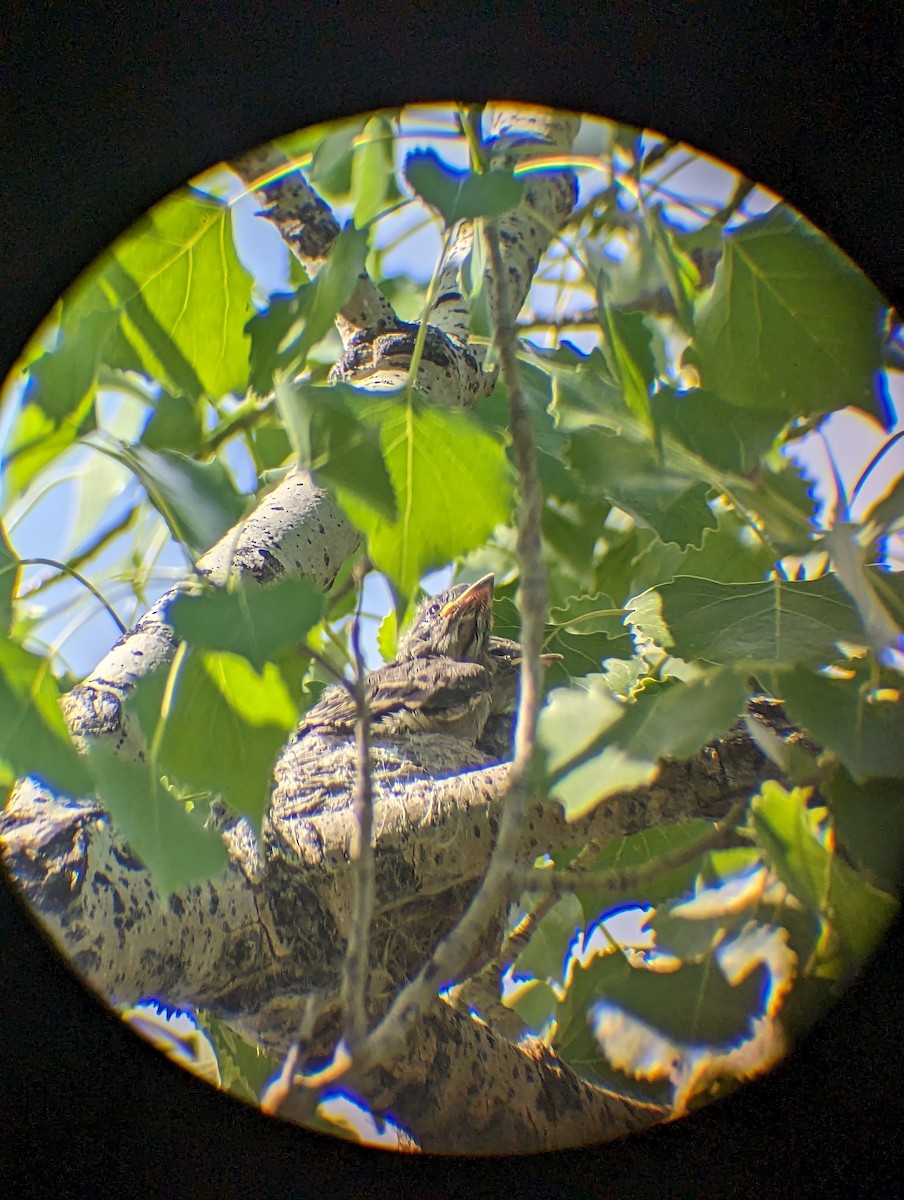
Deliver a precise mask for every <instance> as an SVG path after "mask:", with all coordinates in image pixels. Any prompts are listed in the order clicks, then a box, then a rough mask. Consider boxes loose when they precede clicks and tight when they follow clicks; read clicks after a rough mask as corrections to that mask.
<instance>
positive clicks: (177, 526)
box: [96, 445, 246, 558]
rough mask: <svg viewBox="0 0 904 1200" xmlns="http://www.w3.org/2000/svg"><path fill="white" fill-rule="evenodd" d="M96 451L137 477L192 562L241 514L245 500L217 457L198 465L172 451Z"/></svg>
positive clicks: (142, 448) (135, 448) (102, 447)
mask: <svg viewBox="0 0 904 1200" xmlns="http://www.w3.org/2000/svg"><path fill="white" fill-rule="evenodd" d="M96 449H98V450H101V451H102V452H103V453H104V454H109V455H110V456H111V457H112V458H115V459H116V460H117V461H118V462H121V463H124V464H125V466H127V467H128V468H129V470H130V471H132V472H133V473H134V474H135V475H136V476H137V477H138V479H139V480H140V481H141V483H142V484H143V486H144V487H145V489H146V491H147V493H148V497H149V499H150V501H151V503H152V504H153V505H154V507H155V508H156V509H157V511H158V512H159V513H160V515H161V516H162V517H163V519H164V520H165V521H166V523H167V525H168V526H169V528H170V531H171V533H172V535H173V537H174V538H176V540H177V541H179V542H182V543H183V544H184V545H185V547H186V549H187V550H188V552H189V553H190V554H191V556H192V558H200V556H201V555H202V554H203V553H204V552H205V551H206V550H209V549H210V547H211V546H213V545H215V543H216V542H218V541H219V539H220V538H221V537H222V536H223V534H224V533H225V532H226V531H227V529H231V528H232V526H233V525H234V524H235V523H236V521H238V520H239V518H240V517H241V516H242V514H243V513H244V511H245V503H246V502H245V500H244V498H243V497H242V496H240V495H239V493H238V492H237V491H236V490H235V486H234V484H233V483H232V480H231V479H230V477H229V474H228V472H227V471H226V468H225V467H224V466H223V464H222V463H221V462H220V461H219V460H218V459H213V460H212V461H211V462H206V463H200V462H196V461H195V460H194V459H191V458H188V457H186V455H184V454H180V453H179V452H178V451H176V450H149V449H147V447H145V446H120V447H118V448H111V447H109V446H105V445H98V446H97V447H96Z"/></svg>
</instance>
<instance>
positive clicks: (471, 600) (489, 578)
mask: <svg viewBox="0 0 904 1200" xmlns="http://www.w3.org/2000/svg"><path fill="white" fill-rule="evenodd" d="M495 583H496V579H495V576H494V575H492V574H490V575H484V577H483V579H478V580H477V582H476V583H472V584H471V586H470V587H469V588H468V589H467V591H464V592H462V594H461V595H460V596H456V597H455V599H454V600H450V601H449V602H448V603H447V604H444V605H443V607H442V608H441V609H440V616H441V617H443V618H446V617H449V616H453V615H454V614H455V613H460V612H464V611H465V610H466V609H469V608H489V607H490V605H491V604H492V603H493V588H494V586H495Z"/></svg>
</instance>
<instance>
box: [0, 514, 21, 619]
mask: <svg viewBox="0 0 904 1200" xmlns="http://www.w3.org/2000/svg"><path fill="white" fill-rule="evenodd" d="M20 571H21V567H20V566H19V556H18V554H16V552H15V550H14V549H13V548H12V546H11V545H10V541H9V538H8V537H7V536H6V526H5V525H4V523H3V521H2V519H0V628H2V632H3V634H4V635H5V634H6V633H7V632H8V630H9V629H10V627H11V625H12V623H13V600H14V599H15V597H16V593H17V592H18V590H19V574H20Z"/></svg>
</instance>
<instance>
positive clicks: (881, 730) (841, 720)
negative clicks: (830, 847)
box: [774, 667, 904, 783]
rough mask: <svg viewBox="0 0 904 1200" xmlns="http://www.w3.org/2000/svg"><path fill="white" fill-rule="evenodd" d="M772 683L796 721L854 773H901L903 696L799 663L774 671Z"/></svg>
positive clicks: (858, 778) (859, 776)
mask: <svg viewBox="0 0 904 1200" xmlns="http://www.w3.org/2000/svg"><path fill="white" fill-rule="evenodd" d="M774 687H775V688H776V689H777V693H776V694H778V695H780V696H781V697H782V699H783V701H784V702H785V707H786V709H787V711H788V715H789V716H790V717H791V719H792V721H794V722H795V724H797V725H800V726H801V728H803V729H807V730H808V731H809V732H810V733H811V734H812V735H813V738H814V740H815V741H816V742H818V743H819V745H820V746H822V747H824V748H825V749H827V750H832V751H834V753H835V754H837V755H838V757H839V759H840V760H841V761H842V762H843V763H844V765H845V767H847V769H848V771H849V772H850V773H851V775H852V776H853V777H854V779H855V780H856V781H857V782H858V783H861V782H863V780H865V779H868V778H869V777H870V776H882V775H886V776H898V777H899V778H902V779H904V702H902V699H901V696H900V693H898V694H896V696H894V697H893V698H890V699H883V698H882V696H883V693H881V692H880V693H878V695H873V694H867V693H866V692H865V691H864V689H863V688H861V687H860V685H859V684H858V683H857V681H856V680H843V679H827V678H826V677H825V676H824V675H818V674H816V673H815V672H813V671H806V670H804V669H803V668H801V667H798V668H797V669H796V670H790V671H782V672H781V673H780V674H777V676H776V679H775V683H774Z"/></svg>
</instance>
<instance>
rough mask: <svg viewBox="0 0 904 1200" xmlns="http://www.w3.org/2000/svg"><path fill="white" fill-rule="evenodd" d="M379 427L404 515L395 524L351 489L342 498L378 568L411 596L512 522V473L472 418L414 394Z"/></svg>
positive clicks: (391, 407)
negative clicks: (427, 577)
mask: <svg viewBox="0 0 904 1200" xmlns="http://www.w3.org/2000/svg"><path fill="white" fill-rule="evenodd" d="M379 424H380V429H379V436H380V445H381V447H382V451H383V458H384V461H385V463H386V467H387V469H388V471H389V476H390V479H391V480H392V484H393V489H394V491H395V497H396V504H397V508H398V517H397V518H396V520H394V521H387V520H386V518H385V516H384V515H383V513H382V512H380V511H379V510H378V509H376V508H374V507H373V506H372V505H370V504H365V503H363V502H362V500H361V499H360V497H359V496H357V495H355V494H353V493H352V492H351V491H350V490H349V489H348V488H344V487H343V488H337V490H336V495H337V499H338V500H339V503H340V504H341V505H342V507H343V508H344V509H345V511H346V512H347V513H348V515H349V517H350V519H351V520H352V522H353V524H354V525H356V526H357V528H359V529H360V530H362V532H363V533H365V534H366V535H367V545H368V554H369V555H370V558H371V559H372V561H373V562H374V564H375V565H376V566H377V567H378V569H379V570H381V571H384V572H385V573H386V574H387V575H389V576H390V578H391V579H392V580H393V582H394V583H395V584H396V586H397V587H398V588H399V590H400V592H401V593H402V594H403V595H406V596H410V595H412V594H413V592H414V590H415V588H416V587H417V584H418V581H419V579H420V577H421V575H423V574H424V572H425V571H426V570H429V569H430V568H431V567H433V566H438V565H439V564H441V563H444V562H448V561H449V560H450V559H452V558H455V557H456V556H457V555H460V554H463V553H465V552H466V551H468V550H472V549H474V547H475V546H478V545H480V544H481V543H482V542H484V541H485V540H486V539H487V537H488V536H489V535H490V533H491V532H492V530H493V528H494V527H495V526H496V525H497V524H499V523H501V522H503V521H505V520H507V518H508V516H509V513H510V511H511V504H512V482H513V481H512V472H511V467H510V466H509V463H508V459H507V458H506V455H505V450H504V448H503V446H502V444H501V443H500V442H498V441H496V439H494V438H492V437H491V436H490V435H489V434H487V433H485V432H484V431H483V430H482V429H481V428H480V426H479V425H478V424H477V422H476V421H474V420H473V419H472V418H471V417H470V416H469V415H468V414H467V413H462V412H451V411H444V410H440V409H437V408H430V407H427V406H426V405H424V404H422V403H420V402H419V401H418V400H417V398H416V397H414V396H412V395H410V394H409V395H408V396H407V397H406V400H405V402H404V403H403V404H399V403H398V400H397V398H396V399H395V402H392V401H390V402H388V403H387V406H386V408H385V409H384V411H383V414H382V415H381V417H380V422H379Z"/></svg>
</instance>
